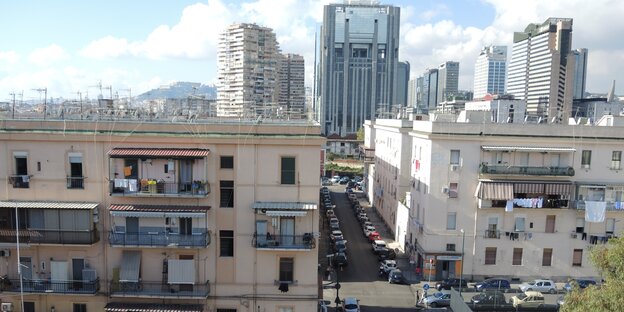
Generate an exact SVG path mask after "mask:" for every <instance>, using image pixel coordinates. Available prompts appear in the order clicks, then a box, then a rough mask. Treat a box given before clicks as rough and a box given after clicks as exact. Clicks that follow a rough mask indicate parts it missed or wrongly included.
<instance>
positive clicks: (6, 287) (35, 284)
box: [0, 278, 100, 294]
mask: <svg viewBox="0 0 624 312" xmlns="http://www.w3.org/2000/svg"><path fill="white" fill-rule="evenodd" d="M7 281H8V282H7ZM0 287H1V288H2V290H3V291H10V292H20V280H19V279H9V280H4V281H3V283H2V285H0ZM99 290H100V279H99V278H98V279H95V280H93V281H84V280H79V281H73V280H68V281H57V280H27V279H23V280H22V289H21V291H23V292H25V293H39V294H95V293H97V292H98V291H99Z"/></svg>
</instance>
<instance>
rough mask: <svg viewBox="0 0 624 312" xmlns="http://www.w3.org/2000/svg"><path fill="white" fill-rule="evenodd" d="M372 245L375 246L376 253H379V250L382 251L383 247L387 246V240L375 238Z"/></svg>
mask: <svg viewBox="0 0 624 312" xmlns="http://www.w3.org/2000/svg"><path fill="white" fill-rule="evenodd" d="M371 245H372V247H373V252H374V253H375V254H377V252H378V251H380V250H381V249H382V248H386V242H384V241H382V240H379V239H378V240H374V241H373V243H372V244H371Z"/></svg>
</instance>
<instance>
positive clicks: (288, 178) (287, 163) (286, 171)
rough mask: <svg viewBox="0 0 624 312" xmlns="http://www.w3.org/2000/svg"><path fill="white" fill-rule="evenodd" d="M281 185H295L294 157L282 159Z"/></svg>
mask: <svg viewBox="0 0 624 312" xmlns="http://www.w3.org/2000/svg"><path fill="white" fill-rule="evenodd" d="M281 169H282V184H295V157H282V168H281Z"/></svg>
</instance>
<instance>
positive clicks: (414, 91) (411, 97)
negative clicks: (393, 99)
mask: <svg viewBox="0 0 624 312" xmlns="http://www.w3.org/2000/svg"><path fill="white" fill-rule="evenodd" d="M419 79H421V80H422V78H421V77H418V78H416V79H410V80H409V81H408V82H407V107H412V108H416V107H417V105H418V95H419V90H418V81H419Z"/></svg>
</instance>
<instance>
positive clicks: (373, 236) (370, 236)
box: [368, 231, 381, 242]
mask: <svg viewBox="0 0 624 312" xmlns="http://www.w3.org/2000/svg"><path fill="white" fill-rule="evenodd" d="M380 239H381V235H379V232H377V231H375V232H371V233H370V234H368V241H369V242H373V241H376V240H380Z"/></svg>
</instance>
